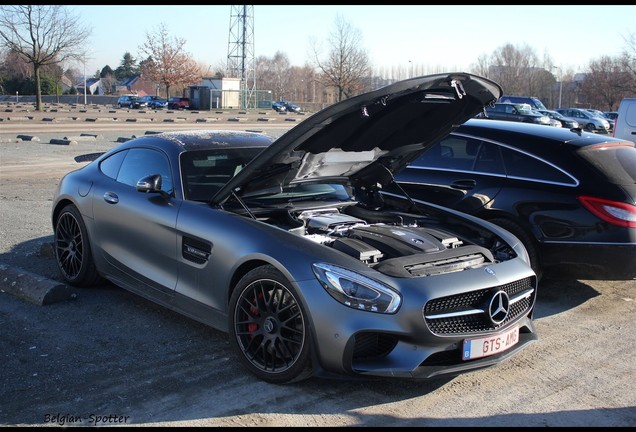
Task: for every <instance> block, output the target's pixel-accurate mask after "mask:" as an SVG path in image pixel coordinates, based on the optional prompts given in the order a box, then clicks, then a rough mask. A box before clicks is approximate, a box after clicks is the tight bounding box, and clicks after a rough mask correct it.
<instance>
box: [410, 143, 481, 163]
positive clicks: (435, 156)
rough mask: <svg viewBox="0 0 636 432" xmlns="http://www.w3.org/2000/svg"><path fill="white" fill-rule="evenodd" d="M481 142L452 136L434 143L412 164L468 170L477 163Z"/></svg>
mask: <svg viewBox="0 0 636 432" xmlns="http://www.w3.org/2000/svg"><path fill="white" fill-rule="evenodd" d="M479 144H480V141H479V140H475V139H471V138H466V137H460V136H450V137H447V138H445V139H443V140H442V141H440V142H438V143H436V144H435V145H433V147H431V148H430V149H428V150H427V151H426V152H424V154H422V155H421V156H420V157H419V158H418V159H416V160H415V161H414V162H413V163H412V164H411V165H413V166H418V167H430V168H442V169H447V170H460V171H468V170H471V169H472V167H473V165H474V163H475V159H476V158H477V151H478V150H479Z"/></svg>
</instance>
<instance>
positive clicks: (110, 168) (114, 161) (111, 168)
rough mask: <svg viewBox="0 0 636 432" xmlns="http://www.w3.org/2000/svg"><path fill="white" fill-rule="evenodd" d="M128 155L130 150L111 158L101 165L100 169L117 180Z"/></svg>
mask: <svg viewBox="0 0 636 432" xmlns="http://www.w3.org/2000/svg"><path fill="white" fill-rule="evenodd" d="M126 153H128V150H124V151H120V152H118V153H115V154H113V155H111V156H109V157H108V158H106V159H104V160H103V161H102V162H101V163H100V164H99V169H100V170H101V171H102V172H103V173H104V174H105V175H107V176H108V177H110V178H112V179H113V180H116V179H117V174H119V168H120V167H121V163H122V161H123V160H124V158H125V157H126Z"/></svg>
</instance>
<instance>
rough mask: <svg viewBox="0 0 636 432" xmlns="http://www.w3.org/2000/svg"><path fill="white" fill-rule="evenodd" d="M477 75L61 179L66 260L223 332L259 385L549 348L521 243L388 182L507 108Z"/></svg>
mask: <svg viewBox="0 0 636 432" xmlns="http://www.w3.org/2000/svg"><path fill="white" fill-rule="evenodd" d="M500 95H501V88H500V87H499V85H497V84H496V83H494V82H492V81H490V80H488V79H485V78H483V77H480V76H476V75H472V74H467V73H448V74H437V75H432V76H424V77H418V78H412V79H408V80H405V81H401V82H397V83H395V84H392V85H389V86H387V87H384V88H381V89H378V90H375V91H372V92H369V93H366V94H363V95H360V96H356V97H352V98H350V99H347V100H344V101H342V102H340V103H337V104H334V105H332V106H330V107H328V108H326V109H324V110H322V111H320V112H318V113H316V114H314V115H313V116H311V117H309V118H308V119H306V120H304V121H303V122H302V123H299V124H298V125H297V126H295V127H294V128H292V129H290V130H289V131H288V132H286V133H285V134H284V135H282V136H281V137H280V138H278V139H276V140H273V139H272V138H270V137H268V136H267V135H265V134H259V133H250V132H238V131H194V132H168V133H162V134H156V135H147V136H144V137H140V138H136V139H133V140H130V141H127V142H125V143H123V144H120V145H118V146H117V147H115V148H113V149H111V150H109V151H108V152H106V153H105V154H102V155H97V156H96V157H95V159H94V160H93V161H92V162H90V163H88V164H87V165H85V166H83V167H82V168H80V169H78V170H76V171H73V172H70V173H69V174H67V175H66V176H65V177H64V178H63V179H62V180H61V182H60V184H59V188H58V190H57V192H56V194H55V198H54V202H53V208H52V223H53V230H54V237H55V252H56V259H57V262H58V264H59V269H60V271H61V274H62V275H63V277H64V278H65V280H66V281H68V283H69V284H72V285H75V286H91V285H95V284H98V283H100V282H101V281H103V280H104V279H105V280H108V281H111V282H113V283H114V284H116V285H118V286H120V287H123V288H125V289H127V290H130V291H132V292H134V293H137V294H139V295H141V296H143V297H145V298H148V299H150V300H152V301H154V302H157V303H159V304H161V305H163V306H166V307H168V308H170V309H173V310H175V311H178V312H180V313H183V314H184V315H187V316H189V317H191V318H194V319H196V320H199V321H201V322H203V323H205V324H208V325H210V326H212V327H214V328H217V329H220V330H223V331H227V332H228V333H229V339H230V343H231V346H232V348H233V349H234V350H235V351H236V355H237V357H238V358H239V359H240V361H241V362H242V364H243V365H244V366H245V367H246V368H247V370H249V371H251V372H252V373H253V374H255V375H256V376H257V377H258V378H260V379H262V380H265V381H268V382H273V383H287V382H294V381H299V380H302V379H306V378H309V377H311V376H336V377H341V378H345V377H350V378H351V377H368V378H371V377H376V378H381V377H398V378H414V379H417V378H430V377H433V376H438V375H449V376H453V375H458V374H460V373H463V372H468V371H474V370H476V369H479V368H484V367H488V366H492V365H495V364H497V363H499V362H501V361H503V360H505V359H507V358H509V357H510V356H512V355H514V354H515V353H517V352H519V351H520V350H522V349H523V348H524V347H526V346H527V345H528V344H529V343H531V342H533V341H535V340H536V339H537V335H536V332H535V329H534V326H533V321H532V317H533V311H534V305H535V300H536V296H537V278H536V275H535V274H534V272H533V271H532V269H531V268H530V265H529V260H528V256H527V253H526V251H525V249H524V247H523V245H522V244H521V242H520V241H519V240H518V239H517V238H516V237H514V236H513V235H512V234H510V233H509V232H507V231H505V230H503V229H502V228H499V227H497V226H496V225H493V224H490V223H488V222H485V221H483V220H480V219H477V218H474V217H472V216H468V215H465V214H462V213H459V212H457V211H453V210H449V209H445V208H443V207H440V206H436V205H433V204H431V205H426V204H422V203H418V204H416V203H415V202H406V201H405V200H399V201H396V202H390V201H388V200H389V199H390V198H389V197H387V196H384V195H383V194H381V193H380V190H381V189H382V188H383V186H385V185H387V184H389V183H390V182H393V173H394V172H397V171H398V170H400V169H402V168H403V167H405V166H406V165H407V164H408V163H409V162H411V161H412V160H414V159H415V158H416V157H417V156H418V155H419V154H420V153H421V152H422V151H423V150H425V149H426V148H428V147H429V146H430V145H432V144H434V143H435V142H437V141H438V140H439V139H441V138H442V137H444V136H446V135H447V134H448V133H449V132H450V131H451V130H453V129H454V128H455V127H457V125H459V124H461V123H463V122H464V121H466V120H467V119H469V118H471V117H473V116H474V115H475V114H476V113H477V112H479V111H481V110H482V109H483V108H484V106H485V105H488V104H490V103H491V102H494V101H496V100H497V99H498V98H499V96H500Z"/></svg>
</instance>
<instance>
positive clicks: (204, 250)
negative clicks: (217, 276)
mask: <svg viewBox="0 0 636 432" xmlns="http://www.w3.org/2000/svg"><path fill="white" fill-rule="evenodd" d="M211 252H212V245H211V244H210V243H207V242H203V241H201V240H197V239H193V238H189V237H183V242H182V244H181V254H182V255H183V258H184V259H186V260H188V261H192V262H194V263H197V264H205V263H206V262H207V261H208V258H209V257H210V253H211Z"/></svg>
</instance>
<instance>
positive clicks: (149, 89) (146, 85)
mask: <svg viewBox="0 0 636 432" xmlns="http://www.w3.org/2000/svg"><path fill="white" fill-rule="evenodd" d="M159 90H161V88H160V86H159V85H157V84H155V83H154V82H152V81H151V80H149V79H147V78H145V77H144V76H143V75H137V76H134V77H132V78H128V79H126V80H124V81H120V82H118V83H117V85H116V86H115V93H119V94H121V93H134V94H136V95H138V96H147V95H153V96H154V95H159Z"/></svg>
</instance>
